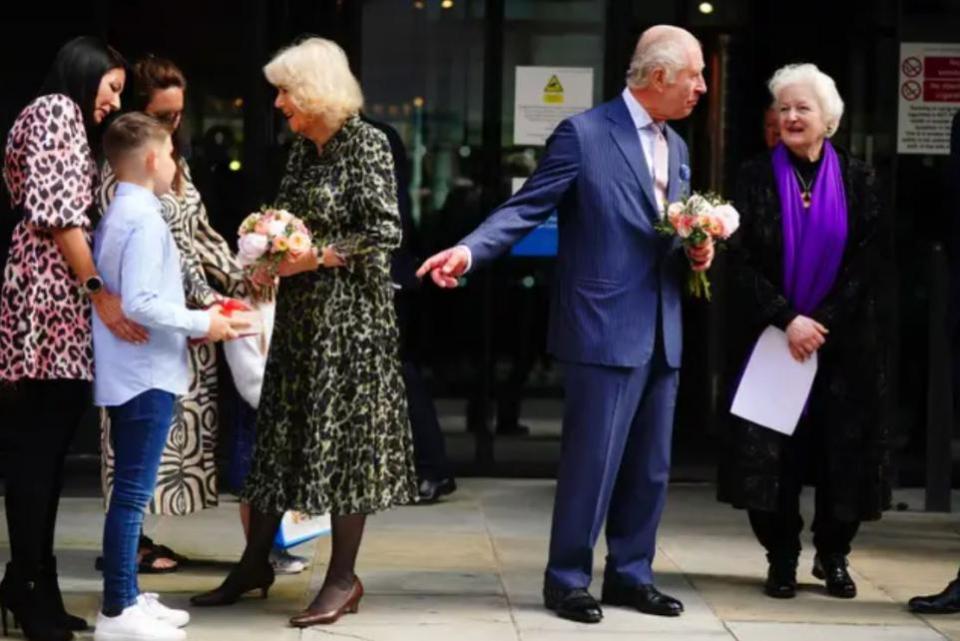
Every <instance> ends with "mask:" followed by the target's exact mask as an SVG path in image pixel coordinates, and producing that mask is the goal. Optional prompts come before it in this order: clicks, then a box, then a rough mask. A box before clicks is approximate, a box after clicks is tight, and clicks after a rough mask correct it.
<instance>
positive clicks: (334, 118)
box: [263, 38, 363, 128]
mask: <svg viewBox="0 0 960 641" xmlns="http://www.w3.org/2000/svg"><path fill="white" fill-rule="evenodd" d="M263 73H264V75H265V76H266V77H267V80H268V81H269V82H270V84H272V85H273V86H274V87H277V88H282V89H285V90H286V91H287V92H288V93H289V94H290V97H291V98H292V99H293V102H294V104H295V105H296V106H297V107H298V108H299V109H301V110H303V111H304V112H306V113H307V114H309V115H310V116H313V117H317V118H322V119H323V121H324V122H325V123H326V125H327V126H328V127H331V128H338V127H340V125H342V124H343V123H344V122H345V121H346V120H347V119H349V118H351V117H352V116H355V115H357V114H358V113H359V112H360V109H361V107H363V92H362V91H361V90H360V83H358V82H357V79H356V78H355V77H354V76H353V73H352V72H351V71H350V64H349V63H348V62H347V54H345V53H344V52H343V49H341V48H340V46H339V45H338V44H337V43H335V42H333V41H331V40H326V39H324V38H309V39H307V40H304V41H303V42H299V43H297V44H295V45H291V46H289V47H287V48H286V49H283V50H281V51H280V52H279V53H277V54H276V55H275V56H274V57H273V59H272V60H271V61H270V62H269V63H267V65H266V66H265V67H264V68H263Z"/></svg>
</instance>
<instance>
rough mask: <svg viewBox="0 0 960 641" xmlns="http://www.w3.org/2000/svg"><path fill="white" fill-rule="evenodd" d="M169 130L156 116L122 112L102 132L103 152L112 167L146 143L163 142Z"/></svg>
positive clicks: (115, 166)
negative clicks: (122, 113)
mask: <svg viewBox="0 0 960 641" xmlns="http://www.w3.org/2000/svg"><path fill="white" fill-rule="evenodd" d="M169 136H170V132H169V131H168V130H167V128H166V127H164V126H163V124H162V123H161V122H160V121H159V120H157V119H156V118H152V117H150V116H148V115H147V114H144V113H140V112H132V113H128V114H124V115H122V116H120V117H119V118H117V119H116V120H114V121H113V122H112V123H110V126H109V127H107V131H106V132H105V133H104V134H103V154H104V156H106V157H107V162H109V163H110V166H111V167H113V168H114V169H116V168H117V165H118V164H119V163H122V162H123V160H124V159H125V158H126V157H127V156H129V155H131V154H132V153H135V152H137V151H140V150H141V149H142V148H143V147H144V146H145V145H147V144H148V143H151V142H153V143H163V142H164V141H165V140H166V139H167V138H168V137H169Z"/></svg>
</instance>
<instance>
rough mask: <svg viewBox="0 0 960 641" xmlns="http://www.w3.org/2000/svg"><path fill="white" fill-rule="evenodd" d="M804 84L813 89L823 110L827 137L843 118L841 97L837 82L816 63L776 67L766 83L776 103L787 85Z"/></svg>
mask: <svg viewBox="0 0 960 641" xmlns="http://www.w3.org/2000/svg"><path fill="white" fill-rule="evenodd" d="M795 85H805V86H807V87H809V88H810V89H811V90H812V91H813V95H814V96H815V97H816V99H817V103H818V104H819V105H820V109H821V110H822V111H823V122H824V124H825V125H826V127H827V131H826V135H827V138H830V137H831V136H833V134H835V133H837V129H838V128H839V127H840V119H841V118H843V98H841V97H840V92H839V91H837V83H836V82H834V81H833V78H831V77H830V76H828V75H827V74H825V73H823V72H822V71H820V69H819V68H817V65H814V64H810V63H803V64H792V65H786V66H784V67H780V68H779V69H777V71H776V73H774V74H773V77H772V78H770V81H769V82H768V83H767V87H769V89H770V94H771V95H772V96H773V100H774V102H775V103H776V104H779V102H780V94H781V92H783V90H784V89H786V88H787V87H791V86H795Z"/></svg>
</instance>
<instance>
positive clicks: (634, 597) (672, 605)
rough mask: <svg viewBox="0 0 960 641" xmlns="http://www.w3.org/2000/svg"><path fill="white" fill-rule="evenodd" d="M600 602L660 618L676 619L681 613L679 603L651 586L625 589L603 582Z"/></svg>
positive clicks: (681, 608) (681, 609) (681, 605)
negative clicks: (633, 609)
mask: <svg viewBox="0 0 960 641" xmlns="http://www.w3.org/2000/svg"><path fill="white" fill-rule="evenodd" d="M601 602H602V603H604V604H605V605H625V606H628V607H631V608H636V609H637V610H639V611H640V612H643V613H644V614H654V615H656V616H660V617H678V616H680V613H681V612H683V604H682V603H680V601H678V600H677V599H674V598H673V597H672V596H668V595H666V594H664V593H663V592H661V591H660V590H658V589H657V588H655V587H654V586H653V585H637V586H634V587H625V586H622V585H615V584H613V583H610V582H608V581H605V582H604V584H603V594H602V597H601Z"/></svg>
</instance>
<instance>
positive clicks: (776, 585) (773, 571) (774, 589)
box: [763, 559, 797, 599]
mask: <svg viewBox="0 0 960 641" xmlns="http://www.w3.org/2000/svg"><path fill="white" fill-rule="evenodd" d="M763 593H764V594H766V595H767V596H768V597H771V598H773V599H792V598H793V597H795V596H797V561H796V559H793V560H790V561H771V562H770V565H769V567H768V568H767V581H766V582H765V583H764V584H763Z"/></svg>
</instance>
